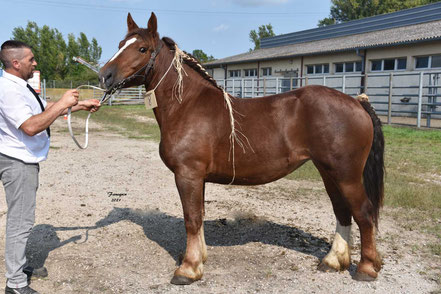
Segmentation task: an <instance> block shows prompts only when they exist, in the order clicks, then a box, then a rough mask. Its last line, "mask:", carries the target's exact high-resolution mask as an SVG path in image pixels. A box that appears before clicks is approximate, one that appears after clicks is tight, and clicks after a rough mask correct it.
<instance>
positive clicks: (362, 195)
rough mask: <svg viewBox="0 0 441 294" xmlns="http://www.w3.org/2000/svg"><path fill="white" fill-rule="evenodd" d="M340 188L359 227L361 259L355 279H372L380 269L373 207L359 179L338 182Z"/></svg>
mask: <svg viewBox="0 0 441 294" xmlns="http://www.w3.org/2000/svg"><path fill="white" fill-rule="evenodd" d="M339 187H340V190H341V192H342V194H343V195H344V197H345V199H346V201H347V202H348V204H349V206H350V208H351V212H352V216H353V217H354V220H355V222H356V223H357V225H358V227H359V229H360V237H361V259H360V262H359V263H358V266H357V273H356V275H355V276H354V279H356V280H363V281H372V280H375V279H376V278H377V276H378V273H377V272H379V271H380V269H381V264H382V262H381V257H380V255H379V254H378V252H377V249H376V244H375V225H374V220H373V215H374V211H373V210H374V209H373V206H372V203H371V202H370V200H369V199H368V197H367V195H366V191H365V189H364V186H363V184H362V183H361V180H358V181H357V180H354V181H352V182H340V183H339Z"/></svg>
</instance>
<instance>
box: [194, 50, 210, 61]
mask: <svg viewBox="0 0 441 294" xmlns="http://www.w3.org/2000/svg"><path fill="white" fill-rule="evenodd" d="M191 55H193V56H194V57H195V58H196V59H197V60H199V62H201V63H204V62H208V61H213V60H215V58H214V57H213V55H210V56H208V55H207V54H206V53H205V52H204V51H202V50H201V49H195V50H193V52H192V53H191Z"/></svg>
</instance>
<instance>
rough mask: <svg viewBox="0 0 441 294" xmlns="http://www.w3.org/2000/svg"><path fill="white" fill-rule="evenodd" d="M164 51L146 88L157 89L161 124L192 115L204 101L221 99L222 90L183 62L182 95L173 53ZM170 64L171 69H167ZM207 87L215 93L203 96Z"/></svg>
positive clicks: (158, 113) (157, 111)
mask: <svg viewBox="0 0 441 294" xmlns="http://www.w3.org/2000/svg"><path fill="white" fill-rule="evenodd" d="M164 53H165V54H164V55H165V56H164V57H163V58H162V59H161V61H159V60H158V65H157V67H155V70H154V74H153V76H152V79H151V81H150V84H149V85H148V88H147V90H151V89H155V88H156V90H155V95H156V98H157V103H158V107H156V108H155V109H154V113H155V116H156V120H157V121H158V124H159V126H160V127H161V126H162V125H163V124H165V123H170V124H172V123H174V121H175V120H178V119H179V118H181V117H182V115H190V113H191V111H197V108H198V106H199V105H200V104H201V103H208V102H209V100H211V99H215V98H219V99H222V92H221V91H220V90H219V89H216V88H215V87H214V86H212V85H210V84H209V83H208V82H205V81H204V78H203V77H202V76H201V75H200V74H199V73H197V72H196V71H195V70H193V69H192V68H191V67H190V66H188V65H187V64H185V62H183V68H182V75H183V83H182V86H183V91H182V95H180V94H179V93H177V92H176V88H175V84H176V81H177V79H178V74H177V72H176V69H175V67H174V66H173V65H171V63H172V60H173V57H174V56H173V54H172V53H171V52H170V51H168V52H164ZM158 57H160V56H158ZM170 66H171V68H170V70H169V71H168V72H167V70H168V69H169V67H170ZM161 80H162V81H161ZM206 88H208V89H206ZM204 90H208V91H209V92H212V93H213V95H206V96H204V97H201V93H202V92H203V91H204ZM214 96H219V97H214ZM202 98H203V99H202ZM195 101H198V103H195ZM199 102H200V103H199Z"/></svg>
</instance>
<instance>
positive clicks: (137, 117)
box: [75, 105, 161, 142]
mask: <svg viewBox="0 0 441 294" xmlns="http://www.w3.org/2000/svg"><path fill="white" fill-rule="evenodd" d="M75 116H78V117H79V118H82V119H86V117H87V112H85V111H79V112H76V113H75ZM92 119H93V120H94V121H97V122H99V123H101V125H102V126H104V127H105V128H106V130H108V131H110V132H116V133H119V134H122V135H125V136H127V137H128V138H132V139H148V140H153V141H156V142H159V140H160V137H161V134H160V132H159V128H158V124H157V123H156V120H155V119H154V114H153V111H152V110H146V109H145V107H144V105H115V106H106V105H104V106H102V107H101V109H100V111H98V112H96V113H94V114H93V117H92Z"/></svg>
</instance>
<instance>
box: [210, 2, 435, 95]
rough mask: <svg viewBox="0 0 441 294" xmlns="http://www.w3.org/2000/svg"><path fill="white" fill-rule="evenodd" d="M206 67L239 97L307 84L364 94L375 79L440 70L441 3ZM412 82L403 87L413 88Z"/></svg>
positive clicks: (286, 39)
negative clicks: (380, 75)
mask: <svg viewBox="0 0 441 294" xmlns="http://www.w3.org/2000/svg"><path fill="white" fill-rule="evenodd" d="M204 66H205V68H206V69H207V70H209V72H210V73H211V74H212V76H213V78H214V79H216V80H217V81H218V83H219V84H220V85H222V86H224V87H225V88H226V89H227V91H228V92H230V93H231V92H234V93H233V94H235V95H236V96H239V97H251V96H264V95H268V94H271V93H279V92H284V91H287V90H291V89H293V88H296V87H299V86H302V85H305V84H325V85H327V86H332V87H334V88H339V89H340V90H344V92H353V93H349V94H355V93H359V92H364V91H366V90H367V89H368V88H369V84H370V83H372V81H374V80H372V79H371V81H370V82H368V79H367V76H368V75H371V74H389V73H395V74H400V73H401V74H402V73H409V72H412V73H418V72H420V71H424V72H431V71H432V72H435V71H441V2H438V3H434V4H430V5H425V6H420V7H417V8H412V9H407V10H402V11H398V12H394V13H389V14H383V15H378V16H373V17H368V18H364V19H360V20H354V21H349V22H346V23H341V24H335V25H330V26H326V27H321V28H314V29H310V30H305V31H299V32H294V33H289V34H283V35H278V36H274V37H270V38H265V39H263V40H261V48H260V49H257V50H254V51H251V52H246V53H243V54H238V55H234V56H230V57H226V58H221V59H218V60H215V61H212V62H208V63H205V64H204ZM342 77H344V78H342ZM351 77H352V79H349V78H351ZM409 79H411V78H408V79H401V81H399V82H398V83H401V84H403V83H404V84H405V83H413V82H412V81H410V80H409ZM424 79H425V80H428V79H433V77H425V78H424ZM391 80H392V78H391ZM411 80H412V79H411ZM413 80H415V79H413ZM417 80H418V77H417ZM238 81H240V82H238ZM247 81H248V84H247ZM432 82H433V81H432ZM271 83H272V84H271ZM374 84H375V85H376V84H378V83H377V82H374V83H373V84H372V85H374ZM386 86H387V83H386V85H385V87H386ZM231 90H233V91H231ZM374 95H375V94H374ZM403 95H404V93H403Z"/></svg>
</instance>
